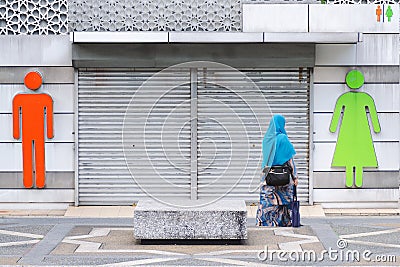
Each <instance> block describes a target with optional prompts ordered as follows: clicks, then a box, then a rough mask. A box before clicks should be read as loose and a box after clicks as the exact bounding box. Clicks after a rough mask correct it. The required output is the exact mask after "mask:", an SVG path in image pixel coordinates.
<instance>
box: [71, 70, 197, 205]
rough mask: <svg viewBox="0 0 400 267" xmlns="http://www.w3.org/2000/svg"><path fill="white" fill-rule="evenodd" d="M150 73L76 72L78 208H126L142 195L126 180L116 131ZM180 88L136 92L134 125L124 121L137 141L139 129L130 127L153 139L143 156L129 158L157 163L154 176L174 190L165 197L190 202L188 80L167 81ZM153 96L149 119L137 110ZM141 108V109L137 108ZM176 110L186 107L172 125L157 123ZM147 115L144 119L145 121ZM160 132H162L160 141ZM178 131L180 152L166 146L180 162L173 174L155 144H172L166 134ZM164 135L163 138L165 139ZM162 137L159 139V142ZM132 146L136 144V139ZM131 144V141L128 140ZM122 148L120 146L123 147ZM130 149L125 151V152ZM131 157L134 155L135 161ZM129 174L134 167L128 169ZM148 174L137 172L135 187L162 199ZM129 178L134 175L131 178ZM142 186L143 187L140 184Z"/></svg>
mask: <svg viewBox="0 0 400 267" xmlns="http://www.w3.org/2000/svg"><path fill="white" fill-rule="evenodd" d="M155 73H156V71H155V70H152V71H147V70H143V71H133V70H80V71H79V76H78V77H79V78H78V79H79V82H78V114H79V115H78V116H79V117H78V139H79V140H78V144H79V145H78V177H79V178H78V183H79V185H78V186H79V187H78V197H79V204H80V205H126V204H132V203H133V202H134V201H137V200H138V199H140V198H141V197H144V196H145V194H144V193H143V192H142V190H141V189H140V187H139V186H138V185H137V184H136V182H135V181H134V179H133V178H132V177H131V173H130V172H129V170H128V167H127V163H126V161H125V157H124V152H123V149H124V147H123V142H122V129H123V122H124V116H125V112H126V110H127V107H128V105H129V103H130V101H131V99H132V96H133V95H134V94H135V93H136V95H139V93H137V92H138V89H139V88H140V86H142V84H143V82H145V81H146V80H147V79H148V78H150V77H151V76H152V75H153V74H155ZM172 78H173V79H174V80H175V82H176V81H179V82H180V83H181V84H182V85H181V86H179V87H178V88H175V89H173V90H171V91H170V92H165V88H166V86H165V85H167V84H168V81H171V77H166V78H165V80H164V81H162V80H159V86H157V87H154V86H153V87H152V88H149V90H147V91H143V90H141V91H140V95H139V96H138V99H139V102H140V103H141V104H140V105H137V106H135V107H134V108H133V109H131V114H130V115H131V116H132V118H133V117H134V120H128V121H127V123H128V125H127V126H126V127H129V128H128V129H129V130H131V131H132V135H131V137H132V138H133V139H134V138H135V134H138V135H137V137H138V138H139V136H140V133H139V131H140V129H139V130H138V129H136V127H135V125H139V124H146V134H147V137H146V138H151V139H154V140H155V142H154V143H152V144H151V143H149V144H148V146H147V148H146V149H147V151H146V153H147V155H144V154H143V150H142V151H141V152H138V153H137V154H135V155H136V156H137V161H138V162H140V160H142V159H143V157H144V156H148V157H149V158H152V159H154V160H157V162H159V163H160V165H159V166H156V167H155V168H157V172H158V173H159V175H160V176H162V177H164V178H165V179H167V180H170V181H171V182H172V183H174V184H176V183H178V184H179V185H180V186H179V188H177V189H176V191H175V192H167V193H170V194H171V195H174V196H183V197H187V198H188V199H189V198H190V124H189V125H184V123H185V122H187V121H190V103H189V101H188V100H190V75H189V73H182V74H181V75H178V76H175V77H172ZM154 95H160V96H161V95H163V96H162V97H161V98H160V100H159V102H158V103H157V106H156V109H154V110H152V112H151V114H150V115H149V114H143V106H151V105H154V103H151V102H152V101H153V99H154ZM142 104H143V106H142ZM176 105H182V106H184V107H185V106H187V107H185V108H184V110H187V113H181V116H180V117H179V118H178V119H176V120H168V123H166V124H165V123H163V122H164V118H165V116H166V115H167V114H168V112H169V110H171V109H173V108H174V107H176ZM148 115H149V116H148ZM160 127H162V128H163V136H162V137H161V136H160V135H161V132H160ZM177 127H179V129H181V131H180V133H179V138H181V139H182V140H183V142H181V143H180V144H179V145H180V147H170V148H169V153H172V154H173V153H180V155H182V156H183V157H184V158H186V161H183V162H180V164H181V166H180V167H181V168H180V169H177V168H175V167H176V166H173V165H171V164H170V162H169V161H168V160H169V159H166V158H165V154H164V152H165V151H163V149H162V148H161V147H160V146H159V145H160V140H161V141H162V142H164V143H165V144H167V143H169V142H170V141H171V140H172V141H174V140H176V136H173V135H169V134H168V132H170V131H173V130H174V129H176V128H177ZM166 133H167V134H166ZM161 138H162V139H161ZM157 140H158V141H157ZM136 141H137V140H136ZM132 142H135V140H132ZM125 145H126V144H125ZM131 148H132V147H131V146H128V147H125V149H131ZM135 155H134V156H135ZM131 170H132V171H133V172H135V171H136V169H135V168H132V169H131ZM152 173H153V171H149V170H146V169H142V170H141V172H140V183H141V185H142V186H145V187H146V189H149V188H150V190H151V193H153V194H165V193H166V192H165V190H164V189H165V188H164V187H163V184H162V183H154V180H153V179H152V177H151V176H152V175H153V174H152ZM133 174H134V173H133ZM142 183H146V184H142Z"/></svg>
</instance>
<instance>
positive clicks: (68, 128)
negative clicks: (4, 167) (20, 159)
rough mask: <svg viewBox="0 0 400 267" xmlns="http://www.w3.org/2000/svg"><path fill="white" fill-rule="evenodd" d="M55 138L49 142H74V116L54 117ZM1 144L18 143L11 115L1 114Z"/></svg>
mask: <svg viewBox="0 0 400 267" xmlns="http://www.w3.org/2000/svg"><path fill="white" fill-rule="evenodd" d="M53 123H54V127H53V129H54V138H53V139H48V140H47V141H48V142H74V134H73V132H74V114H55V115H54V117H53ZM0 125H1V131H0V142H18V141H17V140H15V139H14V138H13V133H12V131H13V122H12V115H11V114H0Z"/></svg>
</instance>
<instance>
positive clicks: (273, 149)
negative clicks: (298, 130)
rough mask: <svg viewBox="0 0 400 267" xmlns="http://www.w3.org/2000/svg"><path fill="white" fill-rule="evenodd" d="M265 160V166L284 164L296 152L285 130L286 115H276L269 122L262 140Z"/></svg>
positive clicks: (263, 162) (263, 165) (262, 165)
mask: <svg viewBox="0 0 400 267" xmlns="http://www.w3.org/2000/svg"><path fill="white" fill-rule="evenodd" d="M262 152H263V161H262V164H261V167H262V169H264V167H265V166H274V165H282V164H284V163H285V162H286V161H288V160H289V159H291V158H293V156H294V155H295V154H296V151H295V150H294V147H293V145H292V143H291V142H290V141H289V138H288V136H287V133H286V130H285V117H283V116H282V115H274V116H273V117H272V119H271V122H270V123H269V127H268V130H267V132H266V133H265V135H264V139H263V142H262Z"/></svg>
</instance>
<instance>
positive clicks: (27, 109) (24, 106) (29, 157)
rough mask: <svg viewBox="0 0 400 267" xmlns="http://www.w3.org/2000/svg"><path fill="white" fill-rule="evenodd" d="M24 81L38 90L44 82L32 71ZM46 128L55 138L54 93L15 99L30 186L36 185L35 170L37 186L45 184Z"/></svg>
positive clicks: (15, 121) (15, 128)
mask: <svg viewBox="0 0 400 267" xmlns="http://www.w3.org/2000/svg"><path fill="white" fill-rule="evenodd" d="M24 83H25V86H26V87H28V88H29V89H30V90H32V91H36V90H37V89H39V88H40V86H41V85H42V76H41V75H40V74H39V73H38V72H29V73H28V74H27V75H26V76H25V80H24ZM45 122H46V123H45ZM45 128H46V129H47V137H48V138H53V99H52V98H51V96H50V95H48V94H44V93H32V94H25V93H22V94H17V95H16V96H15V97H14V99H13V136H14V138H15V139H19V138H20V137H21V135H22V159H23V177H24V186H25V187H26V188H32V187H33V172H34V170H35V178H36V187H38V188H43V187H44V186H45V181H46V178H45V172H46V171H45V136H44V131H45ZM33 163H34V164H33ZM33 165H34V166H33Z"/></svg>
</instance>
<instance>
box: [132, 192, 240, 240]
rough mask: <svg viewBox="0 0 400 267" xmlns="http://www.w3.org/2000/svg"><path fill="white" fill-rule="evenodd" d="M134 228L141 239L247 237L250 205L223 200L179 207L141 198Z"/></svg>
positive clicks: (134, 218) (237, 201) (135, 214)
mask: <svg viewBox="0 0 400 267" xmlns="http://www.w3.org/2000/svg"><path fill="white" fill-rule="evenodd" d="M185 203H186V204H187V201H185ZM188 206H189V205H188ZM133 228H134V230H133V231H134V236H135V238H136V239H141V240H147V239H153V240H154V239H247V210H246V204H245V202H244V201H241V200H220V201H218V202H216V203H211V204H208V205H207V206H202V207H190V208H177V207H173V206H168V205H166V204H162V203H159V202H157V201H155V200H151V199H149V200H140V201H139V203H138V205H137V207H136V209H135V212H134V216H133Z"/></svg>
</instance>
